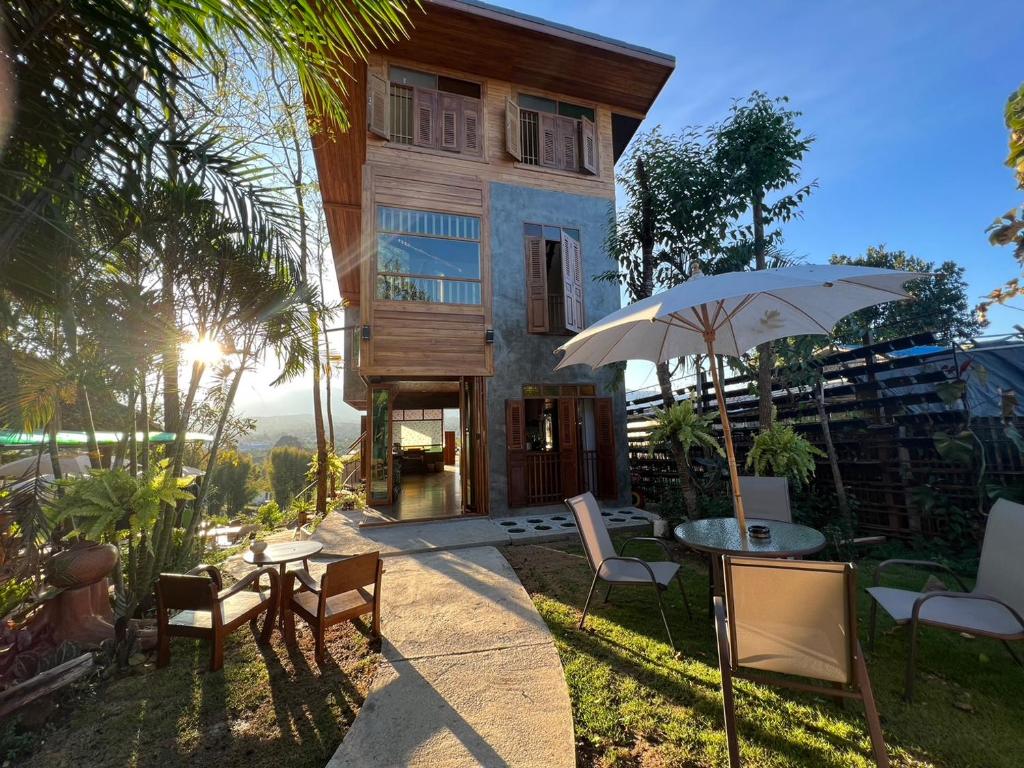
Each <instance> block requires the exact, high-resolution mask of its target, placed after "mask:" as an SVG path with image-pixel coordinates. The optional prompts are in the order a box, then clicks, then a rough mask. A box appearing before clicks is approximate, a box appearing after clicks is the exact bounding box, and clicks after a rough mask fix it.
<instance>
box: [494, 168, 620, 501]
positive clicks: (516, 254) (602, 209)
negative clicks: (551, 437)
mask: <svg viewBox="0 0 1024 768" xmlns="http://www.w3.org/2000/svg"><path fill="white" fill-rule="evenodd" d="M490 205H491V209H490V226H491V264H492V268H491V273H492V281H493V290H494V377H493V378H492V379H490V380H489V381H488V384H487V420H488V424H487V426H488V442H489V443H490V446H489V459H490V475H491V489H490V491H491V494H490V510H491V514H492V515H496V516H501V515H508V514H510V512H512V511H511V510H509V507H508V481H507V477H506V475H507V467H506V455H505V400H507V399H509V398H520V397H522V391H523V389H522V388H523V384H558V383H561V384H588V383H594V384H596V385H597V394H598V396H602V397H607V396H612V397H614V400H615V424H616V435H615V441H616V448H617V450H618V453H619V456H618V461H617V465H618V472H619V483H618V485H619V492H620V497H621V498H620V502H625V501H626V500H627V499H628V498H629V467H628V460H627V451H626V404H625V389H624V387H623V384H622V377H621V374H620V373H619V371H618V370H616V369H615V368H599V369H597V370H596V371H591V369H590V368H589V366H573V367H571V368H568V369H565V370H561V371H557V372H556V371H555V370H554V367H555V364H556V362H557V358H556V357H555V355H554V354H553V352H554V350H555V348H556V347H558V346H559V345H561V344H563V343H564V342H565V341H566V340H567V338H568V337H566V336H547V335H540V334H529V333H527V332H526V275H525V266H526V264H525V256H524V252H523V247H524V246H523V224H525V223H527V222H530V223H534V224H547V225H550V226H558V227H565V228H569V229H579V230H580V237H581V239H582V241H583V242H582V245H583V271H584V280H583V286H584V287H583V291H584V301H585V302H586V320H587V324H588V325H589V324H591V323H594V322H596V321H597V320H599V319H601V318H602V317H604V316H605V315H607V314H609V313H610V312H613V311H615V310H616V309H618V308H619V304H620V302H619V287H618V285H616V284H613V283H608V282H603V281H602V282H596V281H595V280H594V277H595V276H596V275H598V274H601V273H604V272H607V271H608V270H610V269H614V268H615V266H616V265H615V263H614V261H613V259H612V258H611V257H610V256H609V255H608V253H607V251H606V250H605V239H606V237H607V232H608V224H609V221H610V218H611V214H612V202H611V201H610V200H607V199H604V198H597V197H586V196H583V195H574V194H567V193H565V192H554V191H548V190H539V189H531V188H527V187H518V186H512V185H509V184H499V183H492V184H491V188H490Z"/></svg>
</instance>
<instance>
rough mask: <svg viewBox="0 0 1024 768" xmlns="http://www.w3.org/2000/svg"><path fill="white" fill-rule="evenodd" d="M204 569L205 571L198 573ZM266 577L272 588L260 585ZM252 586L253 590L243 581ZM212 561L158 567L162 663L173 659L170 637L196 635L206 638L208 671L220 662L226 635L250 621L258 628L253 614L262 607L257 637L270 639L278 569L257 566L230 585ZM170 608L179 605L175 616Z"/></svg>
mask: <svg viewBox="0 0 1024 768" xmlns="http://www.w3.org/2000/svg"><path fill="white" fill-rule="evenodd" d="M201 574H205V575H201ZM263 576H266V577H267V578H268V579H269V580H270V589H269V590H265V589H262V588H261V587H260V586H259V581H260V579H261V578H262V577H263ZM253 585H255V586H256V590H255V591H252V590H247V589H246V588H247V587H250V586H253ZM222 587H223V580H222V579H221V576H220V571H218V570H217V569H216V568H215V567H214V566H212V565H198V566H196V567H195V568H193V569H192V570H191V571H189V572H188V573H184V574H180V573H161V574H160V578H159V579H158V580H157V583H156V619H157V643H158V650H157V661H156V665H157V666H158V667H163V666H166V665H167V663H168V662H169V661H170V659H171V645H170V641H171V638H172V637H198V638H199V639H201V640H208V641H209V643H210V671H211V672H216V671H217V670H218V669H220V668H221V667H223V666H224V638H225V637H227V636H228V635H230V634H231V633H232V632H234V631H235V630H236V629H237V628H238V627H240V626H241V625H242V624H244V623H246V622H249V624H250V626H251V627H252V629H253V631H254V632H255V631H256V619H257V617H259V615H260V614H261V613H263V612H264V611H266V613H267V618H266V620H265V621H264V623H263V631H262V632H261V633H260V642H261V643H266V642H269V640H270V633H271V630H273V628H274V617H275V615H276V614H277V606H278V599H279V594H278V591H279V589H280V581H279V578H278V575H277V571H276V570H275V569H274V568H273V567H272V566H264V567H263V568H259V569H257V570H255V571H253V572H252V573H250V574H249V575H248V576H246V577H245V578H244V579H242V580H241V581H239V582H238V583H237V584H235V585H234V586H232V587H230V588H229V589H222ZM172 611H177V613H176V614H174V615H173V616H172V615H171V612H172Z"/></svg>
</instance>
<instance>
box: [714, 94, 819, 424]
mask: <svg viewBox="0 0 1024 768" xmlns="http://www.w3.org/2000/svg"><path fill="white" fill-rule="evenodd" d="M788 101H789V100H788V99H786V98H778V99H773V98H770V97H769V96H767V95H766V94H764V93H761V92H760V91H754V92H753V93H752V94H751V95H750V96H749V97H747V99H745V100H743V101H737V102H735V103H734V104H733V106H732V109H731V111H730V113H729V116H728V117H727V118H726V120H725V122H723V123H722V124H721V125H720V126H718V127H717V128H716V129H715V131H714V139H713V143H714V148H715V160H714V162H715V166H716V167H717V168H718V169H719V172H720V173H721V174H722V176H723V178H725V179H728V180H729V184H730V190H731V192H732V194H733V195H734V196H735V198H736V199H737V200H739V201H741V203H742V211H743V212H744V213H745V212H747V211H749V213H750V220H749V223H746V224H743V225H741V226H740V227H738V228H737V229H736V230H735V232H734V240H735V242H734V243H733V250H734V251H737V252H740V253H743V252H747V253H749V254H750V255H751V256H752V257H753V261H754V268H755V269H767V268H768V266H769V263H768V257H769V254H770V252H771V249H772V248H773V247H776V248H777V247H778V244H779V242H780V241H781V239H782V230H781V228H780V225H781V224H784V223H785V222H787V221H790V220H791V219H793V218H795V217H797V216H799V215H800V206H801V205H802V204H803V202H804V201H805V200H806V199H807V197H808V196H809V195H810V194H811V191H812V190H813V189H814V188H815V187H816V186H817V182H811V183H810V184H804V185H801V186H796V185H798V184H800V163H801V162H802V161H803V158H804V155H805V154H806V153H807V151H808V150H809V149H810V147H811V144H813V143H814V137H813V136H806V135H804V133H803V131H802V130H801V129H800V127H799V126H798V125H797V118H798V117H800V113H799V112H796V111H794V110H791V109H789V108H788V107H787V104H788ZM773 193H778V195H777V196H776V197H774V198H773V199H769V195H772V194H773ZM773 364H774V361H773V355H772V345H771V343H770V342H769V343H766V344H761V345H760V346H759V347H758V377H757V378H758V394H759V397H760V404H759V418H760V422H761V426H762V427H768V426H770V425H771V423H772V397H771V377H772V367H773Z"/></svg>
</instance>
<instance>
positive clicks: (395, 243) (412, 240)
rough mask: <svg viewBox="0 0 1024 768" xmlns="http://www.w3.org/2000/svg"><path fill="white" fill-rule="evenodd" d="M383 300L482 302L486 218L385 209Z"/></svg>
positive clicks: (380, 266)
mask: <svg viewBox="0 0 1024 768" xmlns="http://www.w3.org/2000/svg"><path fill="white" fill-rule="evenodd" d="M377 231H378V234H377V273H378V276H377V296H378V298H381V299H388V300H391V301H426V302H431V303H438V304H479V303H480V302H481V292H480V219H478V218H476V217H475V216H458V215H454V214H446V213H435V212H431V211H413V210H408V209H404V208H388V207H386V206H380V207H379V208H378V211H377Z"/></svg>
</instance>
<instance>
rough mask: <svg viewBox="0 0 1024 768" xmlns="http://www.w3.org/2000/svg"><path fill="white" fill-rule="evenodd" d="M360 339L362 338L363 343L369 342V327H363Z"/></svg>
mask: <svg viewBox="0 0 1024 768" xmlns="http://www.w3.org/2000/svg"><path fill="white" fill-rule="evenodd" d="M362 338H363V341H369V340H370V326H368V325H364V326H363V332H362Z"/></svg>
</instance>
